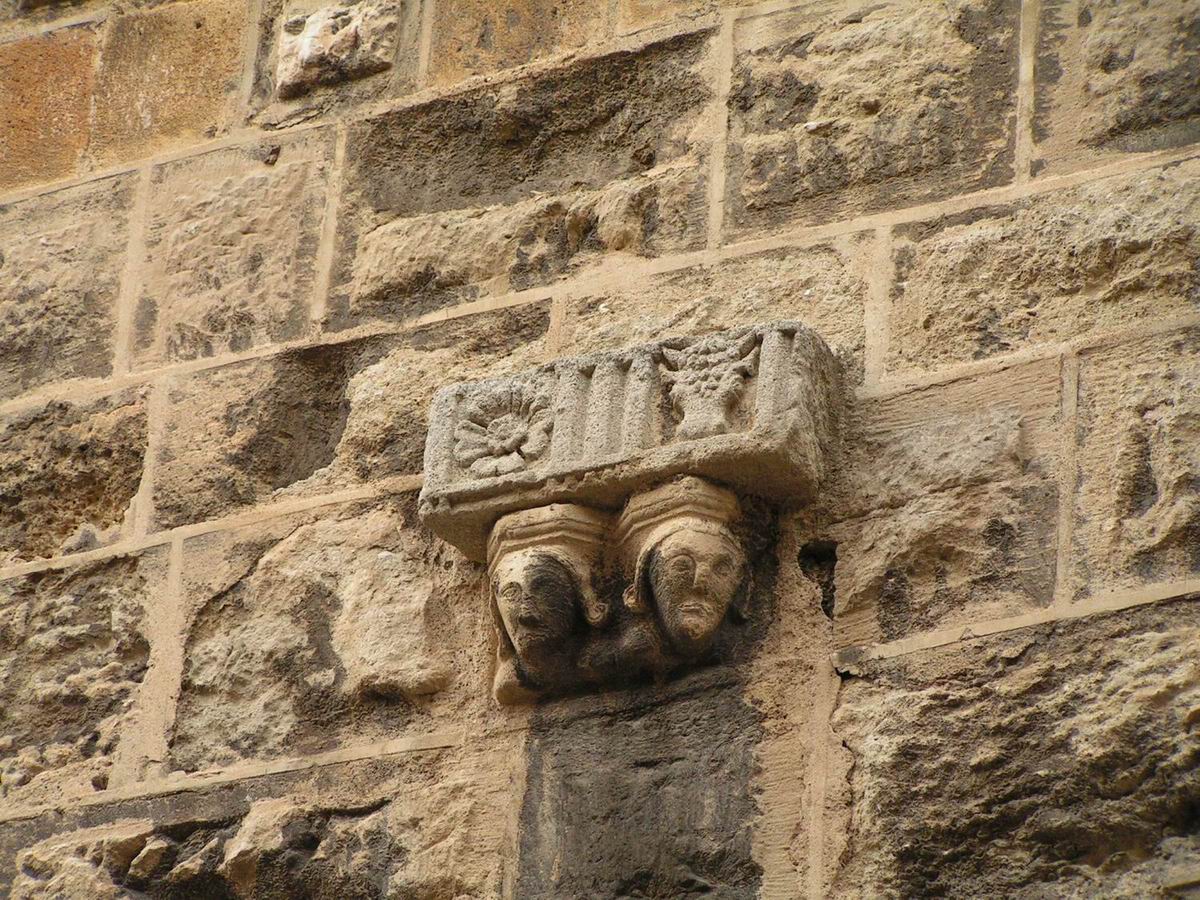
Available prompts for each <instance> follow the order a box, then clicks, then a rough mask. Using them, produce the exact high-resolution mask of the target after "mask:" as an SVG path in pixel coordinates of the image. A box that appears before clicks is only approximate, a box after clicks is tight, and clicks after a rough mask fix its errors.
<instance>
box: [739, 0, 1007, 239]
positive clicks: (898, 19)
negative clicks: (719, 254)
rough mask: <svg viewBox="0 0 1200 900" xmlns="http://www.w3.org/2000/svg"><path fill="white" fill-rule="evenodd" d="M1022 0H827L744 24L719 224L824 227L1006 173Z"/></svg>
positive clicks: (994, 180)
mask: <svg viewBox="0 0 1200 900" xmlns="http://www.w3.org/2000/svg"><path fill="white" fill-rule="evenodd" d="M1016 23H1017V4H1016V3H1014V2H1012V0H968V2H962V3H956V4H954V5H953V6H950V7H947V6H945V5H938V4H930V3H924V2H920V0H893V2H885V3H875V4H870V5H867V4H864V3H862V2H858V0H854V2H845V0H829V2H821V3H814V4H807V5H805V6H803V7H801V8H800V9H798V10H795V11H789V12H785V13H779V14H777V15H769V16H760V17H754V18H749V19H746V20H745V21H743V22H741V23H739V25H738V28H737V32H736V35H735V39H736V48H735V53H736V56H735V68H734V74H733V88H732V93H731V95H730V98H729V115H730V138H731V146H730V178H729V186H728V194H727V198H726V209H727V210H728V215H727V223H728V226H729V227H730V230H731V231H732V232H733V233H735V234H741V233H745V232H747V231H751V230H754V229H760V228H763V227H769V226H772V225H778V224H781V223H784V222H791V221H799V222H803V223H805V224H819V223H824V222H827V221H829V220H831V219H840V218H847V217H850V216H853V215H857V214H859V213H863V212H869V211H873V210H878V209H887V208H893V207H896V206H903V205H910V204H915V203H921V202H925V201H929V200H934V199H939V198H941V197H945V196H948V195H950V194H955V193H965V192H968V191H972V190H977V189H979V188H983V187H989V186H992V185H996V184H1001V183H1003V182H1005V181H1007V180H1008V179H1009V178H1011V177H1012V154H1013V121H1014V116H1015V112H1014V109H1015V107H1014V98H1015V90H1016V79H1017V74H1016V73H1017V65H1016V50H1017V40H1016Z"/></svg>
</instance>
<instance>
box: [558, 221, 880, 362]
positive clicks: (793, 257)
mask: <svg viewBox="0 0 1200 900" xmlns="http://www.w3.org/2000/svg"><path fill="white" fill-rule="evenodd" d="M871 243H872V238H871V236H870V235H854V236H850V237H845V238H839V239H836V240H833V241H830V242H828V243H825V244H820V245H817V246H812V247H803V248H797V249H789V250H775V251H771V252H769V253H761V254H756V255H754V256H748V257H740V258H737V259H728V260H724V261H720V262H714V263H711V264H708V265H704V266H697V267H695V268H690V269H684V270H681V271H678V272H669V273H666V274H662V275H654V276H649V277H636V278H634V277H631V278H629V279H628V280H627V281H622V282H620V283H619V284H616V285H614V286H612V287H609V288H607V289H597V290H596V291H595V292H594V293H593V294H591V295H589V296H586V297H583V298H581V299H578V300H571V301H568V305H567V311H566V314H565V316H564V321H563V349H564V352H565V353H569V354H584V353H598V352H601V351H605V350H616V349H618V348H620V347H624V346H627V345H629V344H631V343H642V342H648V341H653V340H657V339H660V338H664V337H667V336H669V335H672V334H704V333H706V332H710V331H724V330H726V329H729V328H734V327H737V326H739V325H751V324H753V323H755V322H770V321H773V320H780V319H797V320H799V321H801V322H803V323H804V324H805V325H808V326H809V327H810V328H812V329H813V330H814V331H816V332H817V333H818V334H819V335H820V336H821V337H822V338H823V339H824V340H825V342H826V343H828V344H829V346H830V347H831V348H832V349H833V351H834V352H835V353H836V354H837V356H838V358H839V360H840V361H841V362H842V365H843V366H844V368H845V370H846V373H847V377H848V379H850V380H852V381H859V380H861V378H862V370H863V359H862V357H863V347H864V343H865V340H866V338H865V329H864V325H863V306H864V304H865V302H866V298H867V291H868V285H867V279H868V276H869V273H870V267H871V265H872V263H871V258H870V252H871Z"/></svg>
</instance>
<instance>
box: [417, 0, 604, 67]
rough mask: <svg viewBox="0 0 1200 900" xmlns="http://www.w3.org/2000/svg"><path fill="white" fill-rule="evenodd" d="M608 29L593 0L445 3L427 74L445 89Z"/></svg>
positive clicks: (591, 39)
mask: <svg viewBox="0 0 1200 900" xmlns="http://www.w3.org/2000/svg"><path fill="white" fill-rule="evenodd" d="M608 31H609V17H608V8H607V6H606V5H605V4H603V3H596V2H593V0H566V2H563V3H556V4H553V5H547V4H545V3H540V2H537V0H499V2H498V0H447V2H443V3H439V4H438V5H437V6H436V7H435V8H434V22H433V46H432V48H431V50H430V61H429V63H430V74H431V76H432V78H433V81H434V83H435V84H442V85H449V84H453V83H454V82H456V81H460V80H462V79H463V78H466V77H467V76H469V75H479V74H483V73H486V72H492V71H495V70H497V69H506V68H509V67H511V66H519V65H522V64H523V63H528V62H533V61H534V60H535V59H537V58H539V57H543V56H547V55H549V54H551V53H556V52H562V51H566V50H572V49H575V48H576V47H582V46H583V45H584V44H589V43H596V42H599V41H601V40H603V39H604V38H605V37H607V36H608Z"/></svg>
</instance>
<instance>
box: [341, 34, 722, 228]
mask: <svg viewBox="0 0 1200 900" xmlns="http://www.w3.org/2000/svg"><path fill="white" fill-rule="evenodd" d="M707 45H708V35H707V34H688V35H682V36H679V37H674V38H670V39H668V40H665V41H661V42H659V43H656V44H651V45H650V46H648V47H645V48H642V49H639V50H628V51H623V52H618V53H613V54H610V55H608V56H603V57H599V58H595V59H586V60H581V61H578V62H576V63H574V64H572V65H570V66H568V67H566V68H562V69H558V70H555V71H551V72H547V73H543V74H541V75H539V76H537V77H531V78H528V79H523V80H519V81H516V82H511V83H508V84H504V85H500V86H483V87H477V88H473V89H471V90H469V91H466V92H464V93H460V94H455V95H452V96H449V97H445V98H441V99H437V100H433V101H431V102H429V103H426V104H423V105H421V106H417V107H409V108H404V109H399V110H395V111H394V112H389V113H386V114H383V115H380V116H377V117H375V118H372V119H368V120H366V121H362V122H357V123H354V124H352V125H351V126H350V128H349V138H348V145H347V150H346V169H347V171H346V190H347V198H348V200H349V202H350V204H351V206H355V205H357V206H361V207H362V208H363V209H365V210H366V211H369V212H370V213H372V214H374V215H376V216H378V217H379V219H378V221H377V222H376V224H378V222H379V221H386V220H389V219H391V218H399V217H403V216H415V215H421V214H423V213H431V212H443V211H446V210H453V209H465V208H471V207H488V206H493V205H497V204H504V203H512V202H516V201H519V200H526V199H530V198H531V197H534V196H536V195H538V194H559V193H563V192H565V191H568V190H578V189H596V188H600V187H602V186H604V185H606V184H608V183H609V182H611V181H613V180H615V179H618V178H625V177H630V176H634V175H640V174H643V173H646V172H648V171H650V170H652V169H654V168H655V167H656V166H663V165H666V164H667V163H669V162H672V161H675V160H680V159H685V158H689V157H695V156H696V155H697V154H699V153H700V152H701V151H702V150H703V149H704V147H705V146H706V139H702V138H701V137H699V136H698V135H697V134H695V133H694V131H695V129H696V127H697V125H698V124H700V122H701V120H702V118H703V116H704V114H705V112H706V110H707V106H708V102H709V100H710V99H711V96H712V89H711V86H710V85H709V83H708V73H707V71H706V65H705V64H706V61H707V55H706V48H707Z"/></svg>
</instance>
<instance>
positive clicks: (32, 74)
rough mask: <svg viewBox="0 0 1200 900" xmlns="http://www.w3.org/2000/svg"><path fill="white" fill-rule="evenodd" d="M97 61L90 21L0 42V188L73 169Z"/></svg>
mask: <svg viewBox="0 0 1200 900" xmlns="http://www.w3.org/2000/svg"><path fill="white" fill-rule="evenodd" d="M0 18H4V13H3V12H0ZM95 66H96V34H95V31H94V29H93V28H92V27H91V26H82V27H76V28H64V29H62V30H60V31H56V32H52V33H50V34H45V35H36V36H32V37H27V38H24V39H19V40H14V41H9V42H7V43H3V44H0V121H3V122H4V128H3V129H0V189H3V188H10V187H16V186H18V185H22V184H32V183H38V182H48V181H54V180H56V179H58V178H66V177H68V176H70V175H72V174H74V172H75V170H76V168H77V166H78V165H79V161H80V157H81V155H82V154H83V151H84V149H85V148H86V147H87V144H88V116H89V113H90V108H91V98H92V85H93V82H94V80H95V74H94V73H95Z"/></svg>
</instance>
